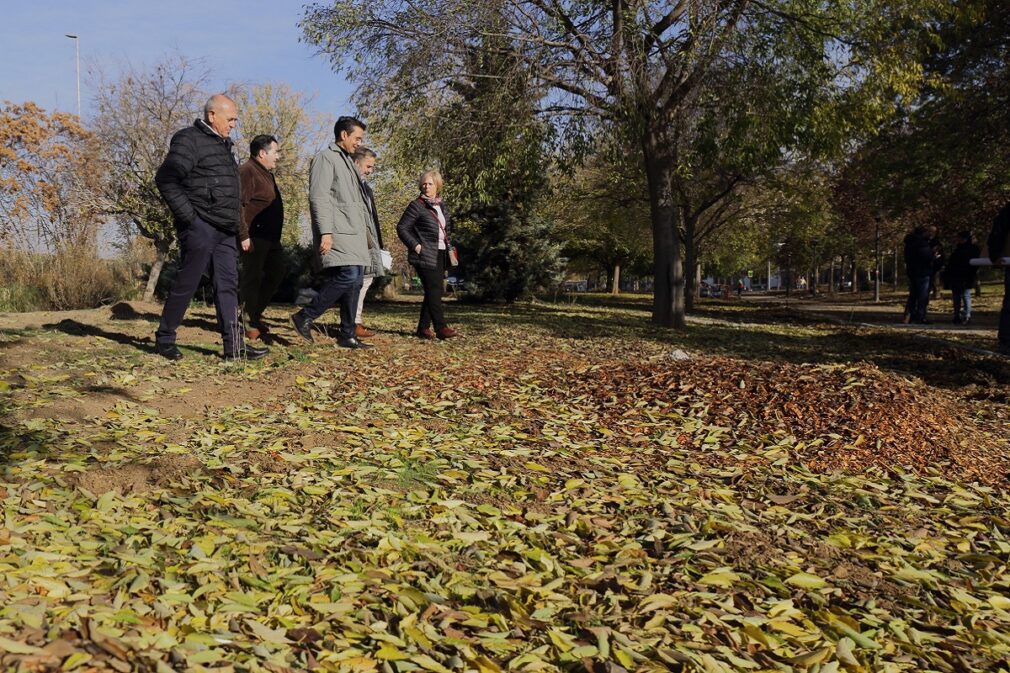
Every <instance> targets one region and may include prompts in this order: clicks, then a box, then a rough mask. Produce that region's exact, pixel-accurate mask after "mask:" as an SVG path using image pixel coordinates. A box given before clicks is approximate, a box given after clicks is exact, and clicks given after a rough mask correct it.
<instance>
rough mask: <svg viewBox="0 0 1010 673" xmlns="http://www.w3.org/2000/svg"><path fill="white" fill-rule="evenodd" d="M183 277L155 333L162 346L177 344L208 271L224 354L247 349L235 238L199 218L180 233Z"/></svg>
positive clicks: (172, 294)
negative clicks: (241, 310)
mask: <svg viewBox="0 0 1010 673" xmlns="http://www.w3.org/2000/svg"><path fill="white" fill-rule="evenodd" d="M179 250H180V252H181V253H182V254H181V259H180V261H179V273H178V275H176V277H175V281H174V282H173V283H172V289H171V291H170V292H169V293H168V299H166V300H165V308H164V309H163V310H162V312H161V325H159V326H158V331H157V332H155V339H156V340H157V343H158V345H159V346H169V345H171V344H174V343H175V333H176V331H177V330H178V329H179V325H181V324H182V319H183V317H184V316H185V315H186V309H187V308H189V302H191V301H192V300H193V295H194V294H195V293H196V289H197V287H199V285H200V279H201V278H202V277H203V274H204V273H206V271H207V270H208V269H210V272H211V279H212V280H213V283H214V307H215V308H216V309H217V325H218V329H220V330H221V339H222V341H223V342H224V352H225V353H234V352H235V351H237V350H240V349H241V348H242V345H243V340H242V321H241V319H240V317H239V313H238V263H237V259H238V246H237V245H236V243H235V234H229V233H227V232H224V231H221V230H220V229H215V228H214V227H212V226H211V225H209V224H207V223H206V222H204V221H203V220H201V219H199V218H197V219H196V221H194V222H193V224H191V225H190V226H188V227H185V228H183V229H180V230H179Z"/></svg>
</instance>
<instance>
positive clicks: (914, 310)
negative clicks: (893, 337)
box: [905, 226, 936, 323]
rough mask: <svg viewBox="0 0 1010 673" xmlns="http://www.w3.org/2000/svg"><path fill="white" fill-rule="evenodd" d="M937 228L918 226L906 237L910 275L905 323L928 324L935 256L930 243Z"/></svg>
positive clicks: (906, 252)
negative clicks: (927, 316)
mask: <svg viewBox="0 0 1010 673" xmlns="http://www.w3.org/2000/svg"><path fill="white" fill-rule="evenodd" d="M935 235H936V227H932V226H930V227H924V226H918V227H916V228H915V229H913V230H912V232H911V233H910V234H908V235H907V236H905V273H906V274H908V300H907V301H906V302H905V322H906V323H907V322H916V323H925V322H926V309H927V307H928V305H929V279H930V277H931V276H932V275H933V271H934V264H935V262H934V254H933V248H932V246H931V245H930V241H931V240H932V239H933V237H934V236H935Z"/></svg>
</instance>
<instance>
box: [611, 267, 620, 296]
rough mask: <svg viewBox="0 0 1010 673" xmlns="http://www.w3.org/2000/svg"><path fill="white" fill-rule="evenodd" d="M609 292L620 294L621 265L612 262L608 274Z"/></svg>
mask: <svg viewBox="0 0 1010 673" xmlns="http://www.w3.org/2000/svg"><path fill="white" fill-rule="evenodd" d="M610 294H621V265H620V264H614V270H613V271H612V272H611V274H610Z"/></svg>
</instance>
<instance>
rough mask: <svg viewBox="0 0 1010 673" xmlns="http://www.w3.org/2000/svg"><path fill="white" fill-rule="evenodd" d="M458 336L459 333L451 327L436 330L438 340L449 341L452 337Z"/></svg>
mask: <svg viewBox="0 0 1010 673" xmlns="http://www.w3.org/2000/svg"><path fill="white" fill-rule="evenodd" d="M458 334H459V332H457V331H456V330H454V329H453V328H451V327H443V328H442V329H440V330H438V338H439V339H451V338H453V337H454V336H457V335H458Z"/></svg>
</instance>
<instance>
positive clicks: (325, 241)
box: [319, 234, 333, 255]
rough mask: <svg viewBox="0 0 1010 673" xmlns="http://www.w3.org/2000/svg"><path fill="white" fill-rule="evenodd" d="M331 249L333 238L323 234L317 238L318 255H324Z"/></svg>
mask: <svg viewBox="0 0 1010 673" xmlns="http://www.w3.org/2000/svg"><path fill="white" fill-rule="evenodd" d="M332 247H333V236H331V235H330V234H323V235H322V236H320V237H319V254H320V255H325V254H326V253H328V252H329V251H330V248H332Z"/></svg>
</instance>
